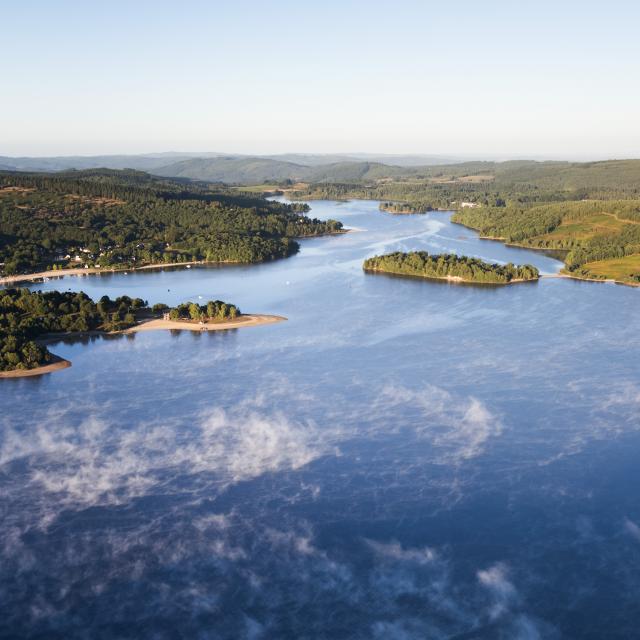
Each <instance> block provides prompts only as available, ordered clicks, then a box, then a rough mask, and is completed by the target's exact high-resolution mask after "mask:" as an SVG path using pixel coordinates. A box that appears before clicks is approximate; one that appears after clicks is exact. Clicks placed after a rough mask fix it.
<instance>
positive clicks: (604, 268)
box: [581, 254, 640, 283]
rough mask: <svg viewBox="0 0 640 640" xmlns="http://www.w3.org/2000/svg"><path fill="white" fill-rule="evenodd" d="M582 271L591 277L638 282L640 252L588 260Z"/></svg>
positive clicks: (639, 275)
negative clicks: (606, 258)
mask: <svg viewBox="0 0 640 640" xmlns="http://www.w3.org/2000/svg"><path fill="white" fill-rule="evenodd" d="M581 272H582V273H584V274H585V275H587V276H589V277H595V278H604V279H611V280H618V281H619V282H635V283H638V282H639V280H638V279H639V278H640V254H634V255H631V256H625V257H624V258H611V259H610V260H599V261H598V262H588V263H587V264H585V265H583V267H582V269H581Z"/></svg>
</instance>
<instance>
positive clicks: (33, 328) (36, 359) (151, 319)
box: [0, 289, 286, 378]
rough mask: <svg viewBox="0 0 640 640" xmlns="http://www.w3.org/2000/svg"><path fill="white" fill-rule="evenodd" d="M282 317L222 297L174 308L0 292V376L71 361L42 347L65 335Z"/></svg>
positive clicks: (222, 325) (245, 323) (204, 327)
mask: <svg viewBox="0 0 640 640" xmlns="http://www.w3.org/2000/svg"><path fill="white" fill-rule="evenodd" d="M282 320H286V318H283V317H282V316H268V315H246V314H242V313H241V312H240V309H239V308H238V307H237V306H236V305H234V304H230V303H227V302H223V301H222V300H209V301H208V302H206V303H204V304H200V303H197V302H185V303H183V304H180V305H178V306H177V307H169V306H167V305H166V304H162V303H158V304H154V305H153V306H151V307H150V306H149V305H148V303H147V302H146V301H144V300H142V299H141V298H130V297H129V296H120V297H118V298H116V299H115V300H111V299H110V298H109V296H103V297H102V298H100V300H98V302H94V301H93V300H92V299H91V298H90V297H89V296H87V295H86V294H85V293H82V292H79V293H74V292H59V291H48V292H44V293H43V292H37V291H29V290H28V289H5V290H2V291H0V378H9V377H24V376H32V375H40V374H43V373H49V372H51V371H55V370H58V369H63V368H65V367H68V366H70V363H69V362H68V361H66V360H63V359H62V358H58V357H57V356H55V355H54V354H52V353H51V352H50V351H49V350H48V348H47V347H46V343H47V342H48V341H51V340H59V339H60V338H64V337H72V336H83V335H101V334H104V335H106V334H117V333H133V332H137V331H149V330H156V329H172V330H174V329H186V330H189V331H219V330H225V329H234V328H240V327H250V326H257V325H260V324H270V323H274V322H280V321H282Z"/></svg>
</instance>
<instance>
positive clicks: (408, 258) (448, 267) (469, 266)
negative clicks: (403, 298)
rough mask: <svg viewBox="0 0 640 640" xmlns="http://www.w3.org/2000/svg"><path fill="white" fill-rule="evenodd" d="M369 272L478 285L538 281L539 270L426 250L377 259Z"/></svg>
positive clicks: (371, 260) (365, 266)
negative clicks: (452, 280) (460, 281)
mask: <svg viewBox="0 0 640 640" xmlns="http://www.w3.org/2000/svg"><path fill="white" fill-rule="evenodd" d="M363 269H364V270H365V271H369V272H373V273H376V272H382V273H392V274H396V275H402V276H413V277H420V278H441V279H454V278H455V279H460V280H463V281H465V282H475V283H478V284H509V283H510V282H520V281H523V280H537V279H538V278H539V277H540V273H539V272H538V269H536V267H534V266H532V265H530V264H525V265H521V266H517V265H514V264H511V263H509V264H505V265H502V264H493V263H489V262H484V261H483V260H479V259H478V258H472V257H468V256H458V255H456V254H453V253H451V254H429V253H427V252H426V251H411V252H409V253H402V252H400V251H396V252H394V253H389V254H386V255H383V256H374V257H373V258H368V259H367V260H365V261H364V264H363Z"/></svg>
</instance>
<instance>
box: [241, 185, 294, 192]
mask: <svg viewBox="0 0 640 640" xmlns="http://www.w3.org/2000/svg"><path fill="white" fill-rule="evenodd" d="M233 189H235V190H236V191H247V192H249V193H262V192H263V191H276V190H278V189H282V187H279V186H278V185H277V184H254V185H250V186H246V187H244V186H242V187H233Z"/></svg>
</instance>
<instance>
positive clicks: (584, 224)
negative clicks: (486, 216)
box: [525, 213, 632, 249]
mask: <svg viewBox="0 0 640 640" xmlns="http://www.w3.org/2000/svg"><path fill="white" fill-rule="evenodd" d="M628 224H632V223H628V222H623V221H621V220H618V219H617V218H615V217H614V216H613V215H610V214H607V213H597V214H594V215H591V216H588V217H586V218H583V219H582V220H563V221H562V222H561V223H560V225H559V226H558V227H556V228H555V229H554V230H553V231H551V232H550V233H545V234H543V235H540V236H535V237H533V238H530V239H529V240H528V241H527V242H526V243H525V244H527V245H529V246H533V247H547V248H554V249H566V248H569V247H572V246H575V245H577V244H579V243H580V242H582V241H584V240H590V239H591V238H595V237H596V236H599V235H603V234H614V233H619V232H620V231H622V229H624V227H625V226H627V225H628Z"/></svg>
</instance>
